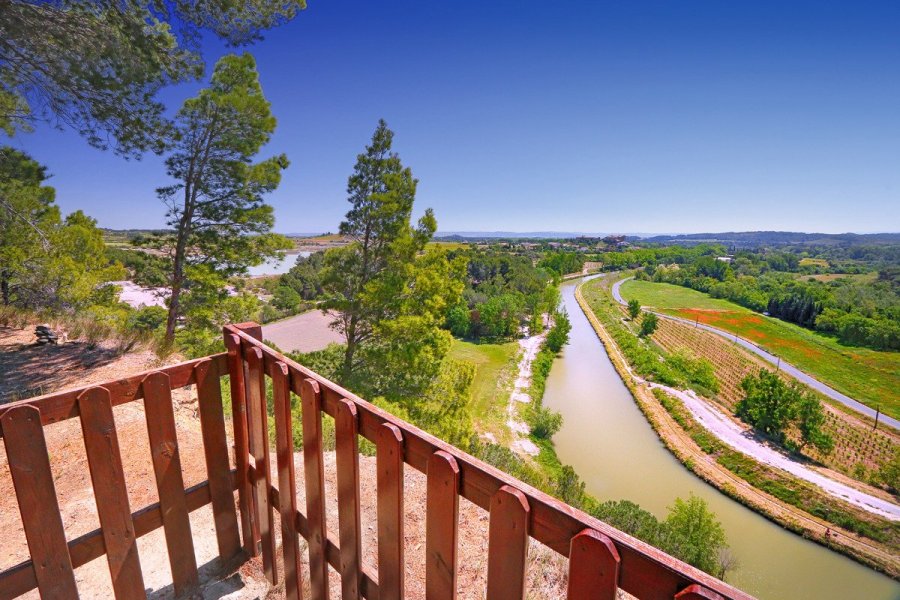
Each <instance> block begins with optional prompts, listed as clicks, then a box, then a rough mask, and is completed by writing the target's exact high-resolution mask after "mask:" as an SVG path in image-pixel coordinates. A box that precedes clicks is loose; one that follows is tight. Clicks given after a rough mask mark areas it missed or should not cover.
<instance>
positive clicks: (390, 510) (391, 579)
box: [376, 423, 406, 600]
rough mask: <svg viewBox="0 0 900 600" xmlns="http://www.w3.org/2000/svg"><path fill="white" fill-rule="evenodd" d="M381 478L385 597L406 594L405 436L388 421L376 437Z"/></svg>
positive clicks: (380, 584) (381, 585)
mask: <svg viewBox="0 0 900 600" xmlns="http://www.w3.org/2000/svg"><path fill="white" fill-rule="evenodd" d="M376 446H377V455H376V472H377V481H378V484H377V485H378V494H377V495H378V588H379V591H380V593H381V598H382V599H383V600H401V599H402V598H403V579H404V577H403V576H404V571H405V563H404V559H403V547H404V542H405V540H406V536H405V535H404V531H403V521H404V514H403V436H402V434H401V433H400V429H398V428H397V427H396V426H394V425H391V424H390V423H386V424H384V425H382V427H381V430H380V431H379V432H378V438H377V441H376Z"/></svg>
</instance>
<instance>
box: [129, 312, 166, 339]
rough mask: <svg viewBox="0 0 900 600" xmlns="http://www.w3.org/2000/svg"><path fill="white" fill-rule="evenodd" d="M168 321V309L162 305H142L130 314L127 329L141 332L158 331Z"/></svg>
mask: <svg viewBox="0 0 900 600" xmlns="http://www.w3.org/2000/svg"><path fill="white" fill-rule="evenodd" d="M165 322H166V309H165V308H163V307H162V306H142V307H141V308H138V309H136V310H134V311H131V312H130V313H129V314H128V318H127V319H126V321H125V326H126V328H127V329H129V330H132V331H137V332H140V333H153V332H156V331H158V330H159V329H160V328H161V327H162V326H163V324H164V323H165Z"/></svg>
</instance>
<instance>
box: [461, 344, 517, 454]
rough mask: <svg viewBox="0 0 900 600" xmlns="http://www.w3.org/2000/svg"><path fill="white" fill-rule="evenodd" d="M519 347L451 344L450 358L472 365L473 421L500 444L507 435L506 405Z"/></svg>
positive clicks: (477, 428)
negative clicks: (493, 436)
mask: <svg viewBox="0 0 900 600" xmlns="http://www.w3.org/2000/svg"><path fill="white" fill-rule="evenodd" d="M518 350H519V345H518V344H517V343H516V342H507V343H505V344H473V343H472V342H464V341H461V340H456V339H454V340H453V347H452V348H451V349H450V357H451V358H455V359H457V360H462V361H466V362H469V363H472V364H474V365H475V380H474V381H473V382H472V418H473V419H474V421H475V428H476V430H478V431H480V432H490V433H493V434H494V435H495V436H496V437H497V441H499V442H502V441H503V440H502V438H503V437H505V436H506V435H507V433H506V429H507V428H506V426H505V422H506V403H507V401H508V400H509V394H510V392H511V391H512V385H513V381H514V379H515V369H516V356H517V355H518Z"/></svg>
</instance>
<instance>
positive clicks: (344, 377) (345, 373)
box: [340, 317, 356, 386]
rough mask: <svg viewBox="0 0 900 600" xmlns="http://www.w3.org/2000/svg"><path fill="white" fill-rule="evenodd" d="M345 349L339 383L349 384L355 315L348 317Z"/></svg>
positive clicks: (351, 371) (353, 347)
mask: <svg viewBox="0 0 900 600" xmlns="http://www.w3.org/2000/svg"><path fill="white" fill-rule="evenodd" d="M345 335H346V337H347V349H346V350H345V351H344V365H343V367H342V369H341V382H340V383H341V385H345V386H346V385H350V376H351V375H352V374H353V355H354V354H355V353H356V317H350V325H349V327H347V331H346V332H345Z"/></svg>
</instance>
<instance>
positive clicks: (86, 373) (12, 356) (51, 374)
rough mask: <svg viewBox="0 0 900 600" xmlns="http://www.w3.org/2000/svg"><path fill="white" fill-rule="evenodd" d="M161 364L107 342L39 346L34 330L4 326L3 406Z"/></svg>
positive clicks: (0, 351) (0, 338)
mask: <svg viewBox="0 0 900 600" xmlns="http://www.w3.org/2000/svg"><path fill="white" fill-rule="evenodd" d="M61 337H62V336H61ZM169 362H177V360H176V359H174V358H173V359H172V360H170V361H169ZM159 364H160V361H159V360H158V359H157V357H156V355H155V354H153V352H150V351H134V352H130V353H128V354H125V355H122V356H120V355H118V352H117V351H116V350H115V349H114V348H113V347H112V345H111V344H107V343H101V344H98V345H97V346H96V347H93V348H92V347H90V345H88V344H87V343H85V342H80V341H68V342H60V343H59V344H58V345H49V344H48V345H46V346H38V345H37V344H36V343H35V337H34V333H33V330H32V329H15V328H12V327H2V326H0V403H4V402H11V401H13V400H19V399H21V398H27V397H31V396H35V395H40V394H48V393H50V392H54V391H62V390H64V389H68V388H73V387H82V386H85V385H90V384H92V383H99V382H102V381H108V380H110V379H118V378H119V377H121V376H122V375H125V374H134V373H139V372H141V371H145V370H147V369H151V368H155V367H157V366H159Z"/></svg>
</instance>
